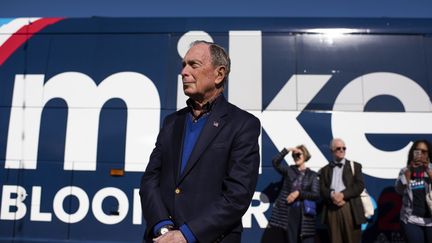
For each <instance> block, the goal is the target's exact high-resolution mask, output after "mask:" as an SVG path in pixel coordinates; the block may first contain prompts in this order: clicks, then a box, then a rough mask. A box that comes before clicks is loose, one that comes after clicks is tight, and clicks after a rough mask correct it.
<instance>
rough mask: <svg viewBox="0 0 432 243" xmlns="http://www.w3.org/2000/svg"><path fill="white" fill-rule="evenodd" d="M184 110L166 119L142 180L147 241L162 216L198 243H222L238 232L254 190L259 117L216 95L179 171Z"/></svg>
mask: <svg viewBox="0 0 432 243" xmlns="http://www.w3.org/2000/svg"><path fill="white" fill-rule="evenodd" d="M189 112H190V110H189V108H184V109H182V110H180V111H178V112H175V113H173V114H171V115H169V116H167V117H166V118H165V120H164V123H163V127H162V129H161V130H160V132H159V135H158V137H157V141H156V147H155V148H154V150H153V152H152V154H151V156H150V161H149V163H148V166H147V168H146V171H145V172H144V175H143V177H142V180H141V188H140V196H141V206H142V211H143V215H144V218H145V220H146V225H147V230H146V239H147V241H148V242H152V241H151V238H152V228H153V227H154V226H155V225H156V224H157V223H159V222H160V221H162V220H167V219H171V220H172V221H173V222H174V224H175V226H177V227H179V226H181V225H183V224H186V225H187V226H188V227H189V228H190V230H191V231H192V233H193V234H194V236H195V237H196V238H197V240H198V241H199V242H205V243H207V242H214V241H222V242H224V239H229V238H232V237H230V236H229V235H230V234H236V235H238V234H239V233H240V232H241V231H242V229H243V227H242V216H243V214H244V213H245V212H246V210H247V209H248V207H249V205H250V202H251V199H252V196H253V194H254V192H255V186H256V183H257V179H258V168H259V161H260V155H259V146H258V136H259V134H260V122H259V120H258V119H257V118H256V117H254V116H253V115H251V114H249V113H247V112H245V111H243V110H241V109H239V108H238V107H236V106H234V105H232V104H230V103H228V102H227V101H226V100H225V98H224V97H223V96H222V95H221V96H220V97H219V98H217V99H216V100H215V102H214V103H213V106H212V109H211V112H210V114H209V116H208V118H207V122H206V124H205V125H204V127H203V129H202V131H201V134H200V136H199V137H198V140H197V141H196V144H195V147H194V149H193V151H192V153H191V155H190V157H189V160H188V162H187V165H186V167H185V169H184V171H183V173H182V174H180V172H179V171H180V164H181V157H182V144H183V136H184V128H185V121H186V116H187V115H188V114H189ZM226 236H228V237H226ZM226 241H228V240H225V242H226Z"/></svg>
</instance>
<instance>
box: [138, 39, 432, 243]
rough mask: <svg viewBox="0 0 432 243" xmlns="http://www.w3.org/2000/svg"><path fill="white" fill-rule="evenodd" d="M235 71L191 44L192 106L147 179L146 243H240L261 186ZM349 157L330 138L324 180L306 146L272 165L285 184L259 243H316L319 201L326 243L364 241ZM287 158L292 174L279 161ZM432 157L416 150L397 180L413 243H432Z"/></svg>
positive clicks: (357, 184) (169, 130)
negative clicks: (228, 88) (231, 93)
mask: <svg viewBox="0 0 432 243" xmlns="http://www.w3.org/2000/svg"><path fill="white" fill-rule="evenodd" d="M230 63H231V61H230V58H229V56H228V54H227V52H226V51H225V50H224V48H222V47H221V46H219V45H217V44H214V43H210V42H206V41H196V42H193V43H192V44H191V47H190V49H189V50H188V51H187V53H186V55H185V56H184V58H183V61H182V67H183V68H182V71H181V76H182V81H183V91H184V93H185V94H186V95H187V96H188V97H189V99H188V100H187V103H186V107H185V108H183V109H181V110H179V111H176V112H174V113H172V114H170V115H168V116H167V117H166V118H165V119H164V122H163V126H162V128H161V130H160V131H159V135H158V136H157V139H156V143H155V148H154V149H153V152H152V153H151V155H150V159H149V163H148V166H147V168H146V170H145V172H144V174H143V176H142V179H141V187H140V199H141V207H142V212H143V216H144V218H145V221H146V230H145V235H144V237H143V242H158V243H165V242H168V243H170V242H176V243H179V242H180V243H186V242H187V243H195V242H202V243H209V242H222V243H240V242H241V232H242V230H243V226H242V216H243V215H244V213H245V212H246V210H247V209H248V207H249V205H250V203H251V200H252V196H253V194H254V192H255V187H256V184H257V180H258V170H259V163H260V154H259V143H258V138H259V135H260V131H261V124H260V121H259V119H258V118H256V117H255V116H253V115H252V114H250V113H248V112H246V111H244V110H242V109H240V108H238V107H236V106H235V105H233V104H231V103H229V102H228V101H227V100H226V99H225V97H224V94H223V91H224V87H225V84H226V83H227V82H228V75H229V73H230ZM346 149H347V148H346V145H345V143H344V141H343V140H342V139H339V138H336V139H333V140H332V141H331V144H330V150H331V153H332V155H333V159H332V161H330V162H329V163H328V164H327V165H326V166H324V167H323V168H322V169H321V170H320V171H319V172H315V171H313V170H311V169H309V168H307V166H306V163H307V161H308V160H309V159H310V158H311V154H310V153H309V151H308V150H307V148H306V147H305V146H303V145H299V146H297V147H294V148H287V149H283V150H282V151H281V152H280V153H279V154H277V155H276V156H275V157H274V159H273V161H272V162H273V166H274V168H275V169H276V170H277V171H278V172H279V173H280V174H281V175H282V176H283V178H284V182H283V187H282V189H281V190H280V193H279V196H278V198H277V199H276V202H275V203H274V207H273V210H272V215H271V218H270V221H269V226H268V230H266V233H265V234H264V236H263V239H262V241H263V242H272V243H273V242H290V243H292V242H314V241H315V238H316V237H315V235H316V218H317V207H316V204H317V202H318V201H321V202H322V203H323V205H324V207H323V210H322V212H323V214H322V217H321V218H322V220H323V223H324V224H326V225H327V228H328V231H329V240H328V241H325V242H332V243H351V242H355V243H358V242H360V241H361V224H362V223H364V222H365V221H366V217H365V213H364V210H363V207H362V201H361V199H360V194H361V193H362V192H363V190H364V181H363V173H362V166H361V164H360V163H357V162H354V161H350V160H348V159H346V158H345V152H346ZM289 153H291V155H292V158H293V160H294V164H293V165H290V166H288V164H287V163H285V162H283V160H284V157H285V156H286V155H287V154H289ZM430 158H431V147H430V144H429V142H427V141H425V140H420V141H416V142H415V143H414V144H413V146H412V147H411V149H410V151H409V154H408V160H407V165H406V167H405V168H403V169H402V170H401V172H400V174H399V177H398V179H397V181H396V186H395V187H396V190H397V191H398V192H399V193H400V194H401V195H402V197H403V206H402V210H401V224H402V226H403V229H404V231H405V234H406V236H407V239H408V241H409V242H415V243H421V242H432V217H431V212H430V210H431V207H432V204H431V205H428V202H429V201H428V200H427V198H428V196H429V195H430V184H431V178H432V170H431V166H430ZM431 200H432V199H431ZM431 203H432V202H431Z"/></svg>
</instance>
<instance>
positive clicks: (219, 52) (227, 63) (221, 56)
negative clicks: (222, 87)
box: [190, 40, 231, 84]
mask: <svg viewBox="0 0 432 243" xmlns="http://www.w3.org/2000/svg"><path fill="white" fill-rule="evenodd" d="M199 44H205V45H207V46H208V47H209V50H210V57H211V61H212V65H213V66H214V67H218V66H223V67H225V77H224V80H223V83H224V84H225V83H226V82H227V81H228V76H229V73H230V71H231V60H230V58H229V56H228V54H227V52H226V51H225V49H224V48H223V47H221V46H219V45H217V44H215V43H212V42H208V41H204V40H197V41H194V42H192V43H191V45H190V47H193V46H196V45H199Z"/></svg>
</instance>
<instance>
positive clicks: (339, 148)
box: [333, 147, 346, 151]
mask: <svg viewBox="0 0 432 243" xmlns="http://www.w3.org/2000/svg"><path fill="white" fill-rule="evenodd" d="M345 150H346V147H336V148H335V149H334V150H333V151H345Z"/></svg>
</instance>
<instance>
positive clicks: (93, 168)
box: [0, 18, 432, 242]
mask: <svg viewBox="0 0 432 243" xmlns="http://www.w3.org/2000/svg"><path fill="white" fill-rule="evenodd" d="M180 20H184V19H180ZM180 20H178V21H176V19H118V20H114V19H104V18H95V19H61V18H33V19H21V18H20V19H2V20H1V21H0V34H1V35H0V80H1V81H0V86H1V88H0V92H1V96H0V97H1V98H0V112H1V116H0V135H1V137H0V141H1V143H0V145H1V147H0V156H1V162H0V167H1V169H0V176H1V179H0V181H1V189H0V190H1V204H0V205H1V209H0V239H5V240H10V239H13V238H19V239H27V238H33V239H44V240H53V241H57V240H68V239H70V240H75V241H80V240H112V241H125V240H126V241H139V240H140V239H141V237H142V234H143V229H144V227H143V224H145V222H143V219H142V216H141V205H140V202H139V195H138V188H139V181H140V177H141V175H142V172H143V171H144V170H145V167H146V165H147V162H148V157H149V155H150V153H151V151H152V149H153V146H154V142H155V139H156V136H157V133H158V131H159V127H160V124H161V122H162V121H163V118H164V117H165V116H166V115H167V114H169V113H171V112H174V111H175V110H177V109H180V108H182V107H184V105H185V100H186V96H185V95H184V94H183V92H182V86H181V77H180V74H179V72H180V67H181V64H180V63H181V59H182V57H183V56H184V54H185V52H186V50H187V49H188V46H189V43H191V42H192V41H194V40H207V41H214V42H217V43H219V44H221V45H222V46H224V47H225V48H226V49H227V50H228V52H229V54H230V57H231V59H232V73H231V74H230V80H229V82H228V84H227V87H226V92H225V96H226V97H227V99H228V100H229V101H230V102H232V103H234V104H236V105H237V106H239V107H241V108H244V109H246V110H248V111H249V112H251V113H252V114H254V115H255V116H257V117H258V118H259V119H260V120H261V123H262V135H261V137H260V147H261V168H260V179H259V182H258V186H257V189H256V193H255V195H254V199H253V202H252V204H251V206H250V208H249V210H248V212H247V213H246V214H245V216H244V217H243V225H244V227H245V233H244V236H243V240H244V241H245V242H249V241H253V240H252V239H257V238H259V237H260V236H261V234H262V231H263V229H264V228H265V227H266V226H267V223H268V218H269V216H270V212H271V203H272V202H273V201H274V197H275V193H277V189H278V184H277V183H278V181H279V180H280V177H279V175H278V174H277V173H276V172H275V171H274V169H273V168H272V166H271V158H272V156H273V155H274V154H275V153H277V151H279V150H281V149H282V148H284V147H288V146H294V145H298V144H305V145H306V146H307V147H308V149H309V151H310V152H311V154H312V158H311V160H310V161H309V162H308V166H310V167H311V168H312V169H314V170H319V168H321V167H322V166H324V165H325V164H327V161H328V160H329V159H330V157H329V156H330V153H329V151H328V150H329V148H328V143H329V141H330V140H331V139H332V138H333V137H341V138H343V139H344V140H345V142H346V144H347V147H348V149H347V156H348V158H351V159H354V160H356V161H359V162H361V164H362V166H363V171H364V173H365V175H366V178H365V182H366V186H367V187H368V191H369V192H370V193H371V194H372V196H373V197H374V198H375V200H376V201H377V206H378V207H380V205H381V206H382V205H387V206H388V205H390V208H391V209H390V210H387V211H386V210H384V211H383V212H384V214H383V215H381V216H382V217H381V218H380V219H379V220H376V218H375V221H374V220H372V222H371V223H370V224H369V225H368V227H370V228H371V231H370V232H372V233H370V234H371V235H370V236H369V239H375V238H378V237H381V238H382V237H383V236H382V235H378V233H377V232H383V231H393V233H392V234H391V235H390V236H384V237H393V238H395V237H396V238H397V237H398V236H397V235H394V232H397V230H398V225H397V224H395V223H394V222H393V221H394V217H395V216H397V213H398V206H399V207H400V205H399V204H398V201H397V200H394V199H395V198H394V197H395V194H394V193H393V192H392V191H391V190H390V188H392V186H393V183H394V179H395V178H396V176H397V175H398V172H399V169H400V168H402V167H403V166H405V164H406V155H407V152H408V148H409V147H410V145H411V141H412V140H414V139H417V138H430V134H431V131H430V128H429V126H428V124H429V123H430V122H431V121H432V115H431V114H430V111H431V103H430V96H429V94H430V80H428V77H430V75H431V73H430V70H432V68H431V66H430V65H431V64H430V63H432V62H430V60H429V61H428V60H425V56H427V53H430V52H431V50H432V45H431V43H432V42H431V41H430V37H427V36H423V35H412V34H410V35H391V34H388V35H384V34H378V33H376V34H374V33H368V34H363V35H357V34H355V31H361V30H355V29H354V30H352V31H353V32H354V34H346V33H345V34H340V35H334V33H333V34H331V35H330V34H325V33H324V32H322V33H321V32H319V31H318V33H315V32H317V31H313V33H308V32H307V31H306V30H296V29H295V28H292V27H291V29H289V30H287V29H284V28H278V27H269V26H273V25H270V24H268V22H271V21H270V20H268V21H266V20H264V21H260V20H259V19H255V20H254V21H255V22H254V23H255V24H254V27H253V28H251V27H250V25H246V24H245V22H244V21H246V20H239V19H235V21H234V20H230V19H226V20H222V22H221V23H220V24H218V25H206V24H205V23H206V21H205V20H206V19H203V21H202V22H199V21H198V22H197V23H195V22H194V23H190V22H187V23H185V22H182V21H180ZM288 22H289V21H288V20H280V24H281V26H283V25H284V24H286V25H288V26H292V25H289V24H288ZM248 26H249V27H248ZM422 39H427V40H428V41H420V40H422ZM429 56H430V55H429ZM426 59H427V58H426ZM213 125H214V126H217V124H213ZM288 162H290V161H288ZM113 171H120V173H114V172H113ZM47 226H49V227H47ZM366 238H368V236H366ZM29 241H31V240H29Z"/></svg>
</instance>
